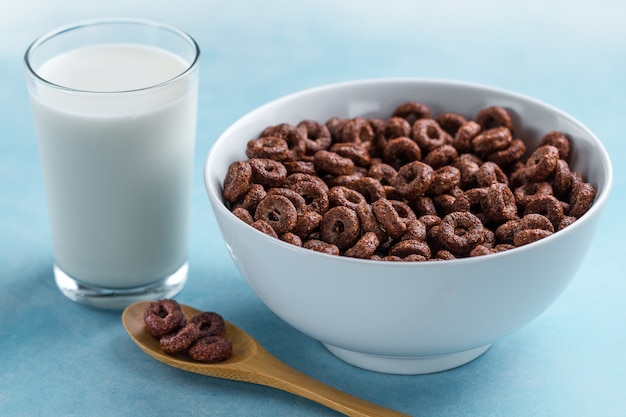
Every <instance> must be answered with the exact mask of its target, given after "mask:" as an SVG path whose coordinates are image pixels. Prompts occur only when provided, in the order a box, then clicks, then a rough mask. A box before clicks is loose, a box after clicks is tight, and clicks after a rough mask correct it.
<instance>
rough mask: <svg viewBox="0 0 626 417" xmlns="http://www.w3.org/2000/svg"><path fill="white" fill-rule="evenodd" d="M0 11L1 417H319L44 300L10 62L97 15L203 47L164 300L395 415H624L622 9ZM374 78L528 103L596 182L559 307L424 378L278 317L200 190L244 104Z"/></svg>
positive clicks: (485, 2) (330, 6) (613, 4)
mask: <svg viewBox="0 0 626 417" xmlns="http://www.w3.org/2000/svg"><path fill="white" fill-rule="evenodd" d="M0 2H1V3H0V415H12V416H36V415H42V416H57V415H77V416H78V415H80V416H85V415H93V416H107V415H118V416H119V415H133V416H143V415H146V416H154V415H167V414H172V415H210V416H244V415H254V416H282V415H298V416H333V415H337V414H336V413H335V412H333V411H331V410H328V409H326V408H324V407H322V406H320V405H317V404H314V403H312V402H309V401H307V400H304V399H300V398H297V397H295V396H292V395H290V394H286V393H283V392H280V391H277V390H273V389H270V388H266V387H261V386H255V385H250V384H244V383H239V382H233V381H226V380H218V379H213V378H207V377H202V376H198V375H193V374H188V373H185V372H183V371H179V370H176V369H172V368H168V367H166V366H165V365H162V364H160V363H158V362H155V361H154V360H152V359H150V358H148V357H147V356H145V355H144V354H143V353H142V352H141V351H140V350H139V349H138V348H137V347H136V346H135V345H134V344H133V343H132V342H131V341H130V339H129V338H128V336H127V335H126V333H125V331H124V329H123V327H122V324H121V322H120V313H119V312H107V311H100V310H96V309H91V308H88V307H83V306H80V305H77V304H74V303H72V302H71V301H69V300H67V299H65V298H64V297H63V296H62V295H61V294H60V292H59V291H58V290H57V289H56V286H55V284H54V281H53V276H52V270H51V266H52V254H51V253H52V252H51V246H50V230H49V224H48V218H47V212H46V205H45V196H44V190H43V185H42V178H41V171H40V168H39V160H38V155H37V148H36V145H35V139H34V133H33V127H32V121H31V113H30V108H29V103H28V96H27V92H26V85H25V77H24V73H23V68H22V55H23V53H24V51H25V49H26V48H27V46H28V44H29V43H30V42H31V41H32V40H33V39H34V38H35V37H37V36H39V35H40V34H42V33H44V32H47V31H49V30H51V29H53V28H55V27H56V26H59V25H64V24H67V23H71V22H73V21H76V20H82V19H87V18H96V17H111V16H127V17H141V18H147V19H155V20H160V21H163V22H165V23H168V24H172V25H175V26H178V27H180V28H182V29H184V30H186V31H187V32H189V33H190V34H191V35H192V36H194V37H195V38H196V40H197V41H198V43H199V44H200V47H201V49H202V54H203V55H202V68H201V87H200V88H201V91H200V103H199V105H200V118H199V122H198V138H197V150H196V159H195V168H194V169H195V176H194V192H193V209H192V210H193V211H192V234H191V237H190V245H191V249H190V277H189V281H188V284H187V286H186V287H185V289H184V290H183V291H182V292H181V293H180V295H179V296H178V297H177V299H178V300H179V301H181V302H184V303H187V304H190V305H193V306H196V307H198V308H201V309H212V310H216V311H219V312H221V313H222V314H223V315H224V316H225V317H226V318H227V319H228V320H229V321H232V322H234V323H235V324H237V325H238V326H240V327H242V328H243V329H245V330H247V331H249V332H250V333H251V334H252V335H253V336H254V337H255V338H256V339H257V340H259V341H260V342H261V343H262V344H263V345H264V346H265V347H266V348H267V349H268V350H269V351H270V352H272V353H273V354H274V355H275V356H277V357H278V358H280V359H282V360H283V361H285V362H287V363H288V364H290V365H292V366H294V367H296V368H297V369H299V370H301V371H303V372H304V373H307V374H309V375H311V376H313V377H315V378H317V379H319V380H321V381H323V382H326V383H328V384H330V385H332V386H335V387H336V388H339V389H342V390H345V391H347V392H349V393H351V394H353V395H356V396H359V397H362V398H364V399H366V400H369V401H372V402H376V403H379V404H381V405H383V406H387V407H390V408H393V409H396V410H398V411H402V412H404V413H407V414H410V415H415V416H417V415H420V416H441V415H447V416H532V415H542V416H591V415H593V416H600V415H601V416H623V415H624V414H625V413H626V396H624V392H625V391H626V353H625V349H624V346H626V325H625V323H626V305H625V298H626V283H625V281H624V270H625V268H624V258H625V255H626V250H625V249H624V236H625V233H626V228H625V220H624V215H623V213H624V210H625V205H626V195H625V191H624V182H625V181H626V174H625V173H624V169H623V167H624V163H625V161H624V160H625V157H626V152H625V150H626V138H625V137H624V132H625V127H624V120H626V116H625V114H626V78H625V76H624V74H626V26H625V25H623V19H624V16H626V3H623V2H619V1H609V0H598V1H594V2H590V1H584V2H583V1H571V0H569V1H564V0H559V1H552V2H545V1H542V0H530V1H520V2H515V3H510V4H507V3H504V2H497V1H495V0H477V1H473V2H467V3H465V2H460V1H453V0H440V1H437V2H434V1H431V2H423V1H400V0H386V1H372V0H366V1H360V2H353V1H348V0H317V1H312V0H306V1H299V2H293V1H287V0H279V1H259V2H253V1H243V0H232V1H228V2H225V1H211V0H178V1H176V2H172V1H164V0H152V1H127V0H124V1H122V0H108V1H106V2H98V3H93V4H91V3H89V2H84V1H77V0H76V1H74V0H56V1H54V2H50V1H47V0H22V1H21V2H10V1H8V0H0ZM391 76H416V77H435V78H449V79H455V80H462V81H470V82H477V83H482V84H489V85H493V86H496V87H500V88H505V89H509V90H513V91H516V92H519V93H523V94H525V95H530V96H534V97H536V98H538V99H540V100H542V101H545V102H547V103H549V104H552V105H554V106H556V107H559V108H561V109H563V110H564V111H566V112H568V113H570V114H571V115H573V116H574V117H576V118H578V119H579V120H580V121H582V122H583V123H584V124H586V125H587V126H588V127H589V128H590V129H591V130H592V131H594V132H595V133H596V135H597V136H598V137H599V138H600V139H601V140H602V141H603V143H604V144H605V146H606V148H607V150H608V151H609V153H610V155H611V158H612V161H613V164H614V169H615V183H614V189H613V193H612V196H611V199H610V202H609V206H608V208H607V210H606V212H605V217H604V220H603V222H602V224H601V228H600V230H599V234H598V235H597V237H596V239H595V241H594V244H593V246H592V249H591V251H590V253H589V255H588V257H587V258H586V260H585V262H584V264H583V266H582V268H581V269H580V271H579V273H578V274H577V275H576V277H575V278H574V280H573V282H572V284H571V285H570V286H569V287H568V288H567V290H566V291H565V292H564V293H563V295H562V296H561V297H560V298H559V300H558V301H557V302H556V303H555V304H554V305H553V306H551V307H550V308H549V309H548V310H547V311H546V312H545V313H544V314H543V315H542V316H540V317H539V318H538V319H537V320H535V321H534V322H533V323H531V324H529V325H528V326H526V327H525V328H524V329H522V330H521V331H519V332H517V333H515V334H513V335H510V336H508V337H506V338H504V339H502V340H500V341H498V342H497V343H495V344H494V345H493V347H492V348H491V349H490V350H489V351H488V352H487V353H486V354H485V355H483V356H482V357H480V358H479V359H477V360H476V361H474V362H472V363H470V364H468V365H466V366H463V367H460V368H457V369H454V370H451V371H448V372H443V373H438V374H432V375H423V376H398V375H385V374H379V373H375V372H369V371H365V370H361V369H358V368H355V367H352V366H350V365H347V364H345V363H343V362H341V361H339V360H338V359H336V358H335V357H333V356H332V355H331V354H330V353H329V352H328V351H326V350H325V349H324V348H323V347H322V346H321V345H320V344H319V343H317V342H316V341H314V340H312V339H310V338H308V337H307V336H305V335H303V334H301V333H299V332H298V331H296V330H295V329H293V328H291V327H290V326H288V325H287V324H285V323H284V322H282V321H281V320H280V319H278V318H277V317H276V316H275V315H274V314H273V313H271V312H270V311H269V310H268V309H267V308H266V307H265V306H264V305H263V304H262V303H261V302H260V300H259V299H258V298H257V297H256V296H255V295H254V293H253V292H252V291H251V289H250V288H249V287H248V285H247V284H246V283H245V281H244V280H243V278H242V277H241V276H240V274H239V273H238V272H237V270H236V269H235V267H234V264H233V263H232V261H231V260H230V258H229V256H228V254H227V252H226V248H225V247H224V244H223V242H222V241H221V238H220V235H219V231H218V228H217V225H216V223H215V220H214V218H213V213H212V211H211V208H210V207H209V203H208V199H207V198H206V195H205V191H204V186H203V182H202V165H203V163H204V159H205V157H206V154H207V152H208V150H209V148H210V146H211V144H212V143H213V141H214V140H215V139H216V138H217V137H218V136H219V134H220V133H221V132H222V131H223V130H224V129H226V128H227V127H228V126H229V124H231V123H232V122H234V121H235V120H236V119H237V118H239V117H240V116H242V115H243V114H245V113H246V112H248V111H250V110H252V109H253V108H255V107H256V106H258V105H260V104H262V103H265V102H267V101H269V100H271V99H274V98H277V97H279V96H282V95H284V94H287V93H291V92H294V91H297V90H300V89H303V88H308V87H313V86H317V85H320V84H326V83H330V82H337V81H346V80H352V79H360V78H374V77H391Z"/></svg>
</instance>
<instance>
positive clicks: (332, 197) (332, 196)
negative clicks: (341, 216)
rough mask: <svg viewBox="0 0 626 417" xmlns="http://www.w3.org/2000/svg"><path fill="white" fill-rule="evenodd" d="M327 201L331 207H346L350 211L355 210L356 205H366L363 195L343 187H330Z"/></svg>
mask: <svg viewBox="0 0 626 417" xmlns="http://www.w3.org/2000/svg"><path fill="white" fill-rule="evenodd" d="M328 201H329V203H330V206H331V207H334V206H346V207H349V208H351V209H352V210H356V207H357V206H358V205H361V204H367V200H366V199H365V197H363V194H361V193H360V192H358V191H356V190H353V189H352V188H348V187H345V186H343V185H338V186H335V187H332V188H331V189H330V190H329V191H328Z"/></svg>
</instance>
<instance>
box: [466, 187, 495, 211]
mask: <svg viewBox="0 0 626 417" xmlns="http://www.w3.org/2000/svg"><path fill="white" fill-rule="evenodd" d="M488 191H489V187H476V188H470V189H469V190H465V192H464V194H465V197H466V198H467V201H468V203H469V205H470V206H469V210H468V211H471V212H472V213H474V214H476V213H479V212H481V211H482V210H483V207H484V204H486V200H487V192H488Z"/></svg>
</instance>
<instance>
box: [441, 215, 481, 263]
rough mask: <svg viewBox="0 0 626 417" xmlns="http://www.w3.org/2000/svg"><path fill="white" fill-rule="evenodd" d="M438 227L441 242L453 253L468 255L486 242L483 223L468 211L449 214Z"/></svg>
mask: <svg viewBox="0 0 626 417" xmlns="http://www.w3.org/2000/svg"><path fill="white" fill-rule="evenodd" d="M438 227H439V231H438V233H437V238H438V240H439V242H441V244H442V245H443V246H444V247H445V248H446V249H448V250H450V251H451V252H453V253H458V254H467V253H469V252H470V251H471V250H472V249H474V247H475V246H476V245H479V244H481V243H483V240H484V227H483V224H482V222H481V221H480V219H479V218H478V217H476V216H475V215H473V214H472V213H470V212H468V211H457V212H454V213H450V214H447V215H446V216H445V217H444V218H443V219H441V223H440V224H439V226H438Z"/></svg>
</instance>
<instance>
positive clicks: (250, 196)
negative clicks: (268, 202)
mask: <svg viewBox="0 0 626 417" xmlns="http://www.w3.org/2000/svg"><path fill="white" fill-rule="evenodd" d="M266 195H267V193H266V192H265V187H263V186H262V185H261V184H251V185H250V188H248V192H247V193H246V195H245V196H244V197H243V200H241V202H240V203H238V204H237V205H236V208H244V209H246V210H248V211H250V212H254V211H255V210H256V207H257V206H258V204H259V202H260V201H261V200H263V199H264V198H265V196H266Z"/></svg>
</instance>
